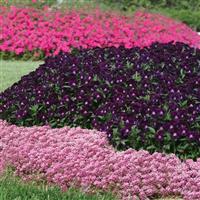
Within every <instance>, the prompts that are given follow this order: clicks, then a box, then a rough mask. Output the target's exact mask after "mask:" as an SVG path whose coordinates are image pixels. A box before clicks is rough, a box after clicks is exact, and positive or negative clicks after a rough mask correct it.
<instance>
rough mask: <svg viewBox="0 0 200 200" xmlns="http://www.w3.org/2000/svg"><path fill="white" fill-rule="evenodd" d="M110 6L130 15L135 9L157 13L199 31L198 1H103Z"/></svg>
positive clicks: (199, 10)
mask: <svg viewBox="0 0 200 200" xmlns="http://www.w3.org/2000/svg"><path fill="white" fill-rule="evenodd" d="M103 1H104V3H105V4H106V5H108V6H112V7H115V8H118V9H120V10H121V11H125V12H127V13H132V12H134V11H135V10H137V9H141V8H143V9H147V10H148V11H153V12H159V13H161V14H164V15H168V16H169V17H172V18H175V19H177V20H180V21H182V22H184V23H186V24H187V25H189V26H191V27H192V28H194V29H195V30H198V31H200V1H199V0H119V1H115V0H103Z"/></svg>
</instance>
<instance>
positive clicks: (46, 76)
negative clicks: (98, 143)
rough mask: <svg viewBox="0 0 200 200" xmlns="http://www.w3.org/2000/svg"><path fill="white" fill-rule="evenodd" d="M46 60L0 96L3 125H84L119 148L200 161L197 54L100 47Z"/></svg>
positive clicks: (177, 48)
mask: <svg viewBox="0 0 200 200" xmlns="http://www.w3.org/2000/svg"><path fill="white" fill-rule="evenodd" d="M74 54H75V55H73V54H69V53H62V54H60V55H58V56H56V57H50V58H48V59H46V62H45V64H43V65H41V66H40V67H39V68H38V69H37V70H36V71H35V72H31V73H30V74H28V75H26V76H24V77H22V79H21V80H20V81H19V82H18V83H15V84H14V85H13V86H12V87H10V88H8V89H7V90H6V91H5V92H3V93H1V94H0V97H1V98H0V99H1V100H0V109H1V111H2V112H1V115H0V118H1V119H5V120H7V121H8V122H11V123H14V124H17V125H24V126H33V125H44V124H50V125H51V126H52V127H62V126H64V125H68V126H81V127H82V128H89V129H93V128H94V129H97V130H99V131H105V132H106V133H107V136H108V138H109V139H110V142H111V143H112V144H113V145H114V146H115V147H117V148H118V149H127V148H129V147H132V148H134V149H141V148H143V149H147V150H149V151H150V152H155V151H164V152H167V153H170V152H171V153H172V152H173V153H176V154H177V155H179V156H180V157H181V158H186V157H187V158H198V157H199V156H200V151H199V144H200V131H199V130H200V126H199V120H200V118H199V113H200V104H199V102H200V64H199V63H200V50H199V49H195V48H191V47H189V46H188V45H185V44H182V43H176V44H175V45H174V44H171V43H169V44H159V43H154V44H153V45H152V46H150V47H149V48H143V49H140V48H133V49H126V48H124V47H120V48H115V47H112V48H104V49H100V48H95V49H90V50H82V51H80V52H75V53H74Z"/></svg>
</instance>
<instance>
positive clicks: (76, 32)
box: [0, 7, 200, 57]
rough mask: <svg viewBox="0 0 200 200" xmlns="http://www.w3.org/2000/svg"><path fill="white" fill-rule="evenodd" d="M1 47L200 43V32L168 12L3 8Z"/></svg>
mask: <svg viewBox="0 0 200 200" xmlns="http://www.w3.org/2000/svg"><path fill="white" fill-rule="evenodd" d="M0 27H1V33H0V51H1V52H11V53H15V54H17V55H21V54H25V53H27V52H32V53H33V54H34V56H35V57H37V56H40V55H41V54H45V55H49V54H52V53H53V54H55V55H56V54H58V53H59V52H60V51H64V52H69V51H71V50H72V49H74V48H91V47H110V46H115V47H119V46H121V45H122V46H125V47H126V48H131V47H133V46H139V47H143V46H147V45H150V44H152V43H153V42H155V41H158V42H162V43H167V42H170V41H172V40H173V41H175V42H176V41H179V42H183V43H186V44H189V45H191V46H196V47H199V46H200V36H199V35H198V34H197V33H195V32H194V31H192V30H191V29H190V28H189V27H187V26H186V25H184V24H182V23H180V22H176V21H174V20H172V19H169V18H167V17H164V16H160V15H157V14H150V13H146V12H145V13H144V12H136V14H135V17H134V16H132V17H125V16H119V15H117V14H114V13H112V14H110V13H103V12H101V11H95V12H91V13H85V12H83V11H80V12H77V11H76V12H75V11H70V12H69V11H68V12H66V13H61V12H58V11H56V12H53V11H48V10H45V11H43V10H36V9H33V8H16V7H11V8H10V9H9V10H8V9H5V8H4V7H1V9H0Z"/></svg>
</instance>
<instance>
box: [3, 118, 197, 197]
mask: <svg viewBox="0 0 200 200" xmlns="http://www.w3.org/2000/svg"><path fill="white" fill-rule="evenodd" d="M0 138H1V142H2V144H1V149H0V167H1V165H2V166H4V167H6V166H7V165H10V166H12V167H14V168H15V169H16V175H19V176H22V177H23V178H24V179H26V180H27V179H28V180H29V179H33V178H37V180H38V179H39V180H40V179H43V180H44V179H45V180H47V182H48V183H50V184H52V183H53V184H56V185H58V186H59V187H61V188H62V189H63V190H66V189H67V188H68V187H71V186H72V187H79V188H80V189H82V190H84V191H86V192H90V191H91V190H92V191H94V189H98V190H102V191H110V190H111V191H112V192H113V193H114V194H116V195H117V196H118V197H119V198H120V199H122V200H129V199H133V200H137V199H138V198H139V199H140V200H147V199H152V198H155V197H158V196H162V197H163V196H170V195H175V196H181V197H183V198H184V199H185V200H191V199H192V200H199V199H200V192H199V188H200V159H198V160H197V161H196V162H194V161H192V160H186V161H185V162H181V161H180V160H179V159H178V158H177V157H176V156H175V155H173V154H172V155H164V154H161V153H154V154H153V155H151V154H149V153H148V152H147V151H143V150H140V151H136V150H133V149H129V150H126V151H123V152H116V151H115V150H114V149H113V148H112V147H111V146H109V144H108V141H107V138H106V136H105V134H104V133H101V132H97V131H95V130H84V129H81V128H72V129H70V128H69V127H64V128H60V129H51V128H50V127H48V126H43V127H36V126H34V127H31V128H25V127H17V126H14V125H9V124H7V123H6V122H5V121H1V120H0ZM35 174H37V175H38V176H36V175H35Z"/></svg>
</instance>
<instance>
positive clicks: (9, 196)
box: [0, 170, 115, 200]
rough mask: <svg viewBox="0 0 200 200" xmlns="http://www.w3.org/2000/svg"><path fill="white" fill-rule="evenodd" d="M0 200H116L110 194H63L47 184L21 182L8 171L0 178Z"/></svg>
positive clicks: (76, 192)
mask: <svg viewBox="0 0 200 200" xmlns="http://www.w3.org/2000/svg"><path fill="white" fill-rule="evenodd" d="M0 200H115V198H114V197H113V196H112V195H111V194H108V193H104V194H103V193H100V192H98V193H96V194H95V195H94V194H93V195H91V194H85V193H83V192H81V191H79V190H77V189H72V188H71V189H69V190H68V191H67V192H62V191H61V190H60V189H59V188H57V187H53V186H47V185H46V184H45V183H37V182H33V181H32V182H30V181H29V182H28V183H25V182H23V181H21V180H20V179H19V178H18V177H15V178H14V176H13V175H12V172H11V171H10V170H8V171H7V172H6V173H5V174H4V175H3V176H2V177H1V178H0Z"/></svg>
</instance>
